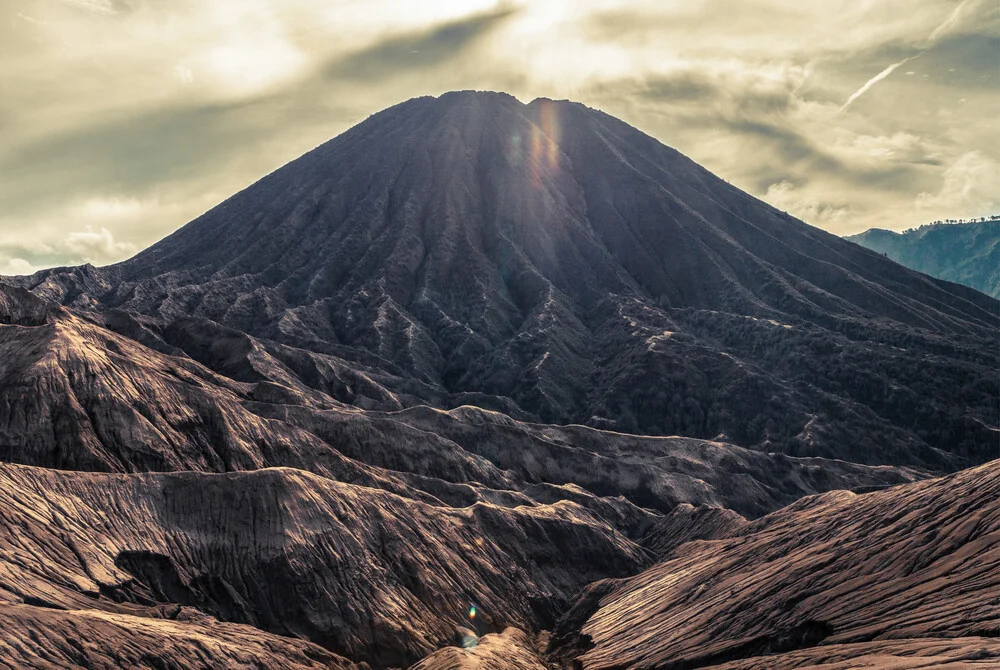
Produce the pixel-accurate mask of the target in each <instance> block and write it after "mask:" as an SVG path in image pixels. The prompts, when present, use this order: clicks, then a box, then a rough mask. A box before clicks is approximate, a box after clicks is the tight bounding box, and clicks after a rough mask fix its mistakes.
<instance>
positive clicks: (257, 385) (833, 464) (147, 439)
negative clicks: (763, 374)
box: [0, 284, 920, 532]
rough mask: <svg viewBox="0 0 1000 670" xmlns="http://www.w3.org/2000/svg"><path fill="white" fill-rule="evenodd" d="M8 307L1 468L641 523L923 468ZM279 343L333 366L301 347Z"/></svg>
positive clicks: (251, 341) (92, 317)
mask: <svg viewBox="0 0 1000 670" xmlns="http://www.w3.org/2000/svg"><path fill="white" fill-rule="evenodd" d="M0 310H2V311H0V460H2V461H4V462H8V463H20V464H25V465H35V466H41V467H50V468H58V469H62V470H79V471H92V472H121V473H136V472H148V471H154V472H155V471H184V470H191V471H199V472H232V471H247V470H256V469H260V468H266V467H278V466H281V467H292V468H297V469H301V470H307V471H310V472H312V473H315V474H318V475H321V476H323V477H327V478H329V479H333V480H336V481H341V482H347V483H353V484H358V485H361V486H367V487H371V488H379V489H383V490H386V491H390V492H392V493H397V494H399V495H402V496H404V497H407V498H411V499H414V500H421V501H426V502H433V503H446V504H449V505H455V506H459V507H464V506H466V505H470V504H473V503H475V502H479V501H484V502H494V503H499V504H503V505H507V506H515V505H524V504H534V503H535V502H541V503H554V502H557V501H559V500H573V501H576V502H579V503H581V504H583V505H585V506H587V507H589V508H592V509H594V510H595V511H598V512H599V513H600V514H602V515H603V516H604V517H605V518H606V521H607V522H608V523H609V524H611V525H613V526H615V527H618V528H621V529H623V530H628V531H629V532H631V531H632V530H637V529H638V528H639V527H640V526H641V525H642V524H643V523H645V520H647V519H648V518H649V515H650V513H649V512H646V511H644V510H642V509H640V507H638V506H642V507H646V508H650V509H652V510H659V511H661V512H666V511H669V510H671V509H672V508H673V507H674V506H675V505H678V504H681V503H688V504H692V505H712V506H719V507H727V508H730V509H733V510H736V511H737V512H739V513H741V514H744V515H746V516H749V517H757V516H760V515H762V514H765V513H767V512H770V511H773V510H775V509H777V508H779V507H781V506H782V505H785V504H788V503H790V502H792V501H794V500H796V499H797V498H799V497H801V496H803V495H809V494H812V493H817V492H821V491H828V490H831V489H838V488H849V489H853V488H858V487H862V488H864V487H870V486H885V485H890V484H896V483H900V482H906V481H912V480H913V479H915V478H917V477H918V476H920V475H919V473H918V472H915V471H912V470H909V469H906V468H899V467H872V466H865V465H856V464H852V463H846V462H842V461H830V460H826V459H816V458H789V457H787V456H784V455H781V454H765V453H761V452H758V451H753V450H748V449H744V448H741V447H737V446H734V445H731V444H725V443H720V442H708V441H704V440H696V439H690V438H677V437H673V438H659V437H643V436H632V435H624V434H619V433H611V432H606V431H599V430H594V429H587V428H583V427H580V426H567V427H557V426H545V425H535V424H528V423H524V422H520V421H515V420H513V419H511V418H509V417H507V416H505V415H502V414H499V413H496V412H490V411H486V410H480V409H477V408H473V407H461V408H458V409H455V410H452V411H450V412H444V411H440V410H434V409H431V408H428V407H416V408H410V409H407V410H401V411H395V412H375V411H364V410H359V409H357V408H354V407H350V406H346V405H344V404H342V403H340V402H338V401H337V400H335V399H334V398H332V397H330V396H329V395H327V394H325V393H322V392H319V391H316V390H313V389H311V388H310V387H308V386H306V385H305V384H303V383H302V382H301V381H299V379H298V377H297V376H296V375H294V374H293V373H292V372H291V371H290V370H289V368H288V367H287V366H285V365H283V364H282V361H281V359H280V358H278V357H276V356H272V355H271V354H270V353H269V352H268V348H267V347H265V346H264V345H263V344H262V343H260V342H259V341H258V340H256V339H255V338H252V337H250V336H247V335H244V334H240V335H239V339H238V343H239V345H240V346H238V347H237V346H234V345H233V340H226V339H224V338H217V339H216V340H215V342H216V343H217V344H219V345H220V348H221V349H222V351H223V352H225V353H227V355H228V359H227V360H226V361H223V362H220V361H218V360H216V361H213V362H214V364H215V365H216V367H217V368H218V369H219V370H221V372H222V373H226V372H228V373H229V374H231V375H233V377H236V378H237V379H246V381H237V379H234V378H233V377H227V376H225V375H224V374H222V373H220V372H215V371H213V370H211V369H209V368H208V367H206V366H205V365H203V364H201V363H199V362H196V361H193V360H191V358H189V357H187V356H185V355H184V354H183V352H182V351H181V350H180V349H176V348H172V347H171V346H170V345H168V344H167V343H165V342H164V341H163V340H161V339H159V338H158V336H157V335H156V333H155V332H153V331H151V330H147V329H145V326H143V324H142V323H141V322H140V321H138V320H136V319H134V318H132V317H129V316H128V315H124V314H121V313H106V314H103V315H101V314H95V313H88V312H76V311H74V310H71V309H67V308H64V307H60V306H58V305H54V304H52V303H46V302H45V301H43V300H41V299H39V298H37V297H35V296H33V295H31V294H30V293H28V292H26V291H24V290H22V289H17V288H13V287H6V286H4V285H3V284H0ZM107 322H110V323H112V324H114V325H116V326H117V327H118V328H119V330H121V331H123V332H130V333H131V334H132V335H133V337H135V338H138V339H133V337H128V336H126V335H124V334H122V333H121V332H115V331H112V330H110V329H108V328H107V327H106V324H107ZM139 340H145V341H146V342H147V343H148V344H150V345H152V346H155V347H156V348H155V349H154V348H151V347H150V346H146V344H142V343H141V342H140V341H139ZM272 349H273V348H272ZM278 353H279V354H280V353H284V354H288V355H289V356H304V357H310V360H311V361H313V362H314V363H316V364H317V365H321V364H324V363H326V364H328V365H330V366H332V363H330V361H328V360H326V359H324V357H322V356H320V355H315V354H309V353H308V352H305V351H301V350H291V349H289V348H284V349H283V350H282V351H281V352H278ZM327 369H328V368H327ZM241 371H242V372H241ZM600 496H605V497H604V498H601V497H600ZM618 496H624V497H625V499H626V500H619V499H618V498H617V497H618Z"/></svg>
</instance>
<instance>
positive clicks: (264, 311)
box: [14, 92, 1000, 470]
mask: <svg viewBox="0 0 1000 670" xmlns="http://www.w3.org/2000/svg"><path fill="white" fill-rule="evenodd" d="M14 281H17V282H18V283H19V284H20V285H22V286H24V287H27V288H29V289H30V290H32V291H33V292H35V293H36V294H37V295H40V296H43V297H47V298H50V299H53V300H55V301H57V302H61V303H63V304H67V305H72V306H74V307H78V308H86V309H97V310H102V311H105V312H110V311H113V310H118V312H115V313H116V314H132V315H144V317H143V318H146V319H149V320H150V321H149V324H151V325H149V326H148V327H149V328H152V329H154V330H158V331H159V334H158V337H160V339H162V340H163V341H166V342H168V343H169V345H170V346H172V347H176V348H179V349H182V350H183V351H185V352H186V353H187V354H188V355H190V356H191V357H192V358H194V359H196V360H199V361H201V362H205V363H207V364H210V367H211V364H213V363H214V364H225V365H230V366H231V367H233V368H238V369H242V370H246V369H247V366H246V365H245V364H244V363H242V362H241V357H244V358H245V357H249V356H251V355H258V354H259V353H260V351H266V352H267V353H268V355H271V356H274V357H276V358H279V359H281V361H282V364H283V365H284V366H285V367H287V368H288V370H289V372H290V374H292V375H293V376H295V377H296V378H297V379H298V381H299V382H301V384H303V385H305V386H308V387H310V388H313V389H316V390H320V391H323V392H324V393H329V394H331V395H332V396H333V397H334V398H336V399H337V400H338V401H341V402H344V403H346V404H352V405H355V406H358V407H363V408H367V409H378V410H396V409H400V408H405V407H410V406H414V405H421V404H427V405H432V406H434V407H438V408H442V409H452V408H455V407H458V406H461V405H477V406H479V407H482V408H485V409H492V410H498V411H501V412H504V413H506V414H508V415H510V416H512V417H514V418H515V419H521V420H529V421H540V422H544V423H556V424H567V423H580V424H586V425H589V426H592V427H598V428H609V429H613V430H615V431H618V432H629V433H645V434H653V435H684V436H690V437H698V438H708V439H713V438H719V439H722V440H724V441H729V442H733V443H736V444H739V445H742V446H748V447H755V448H760V449H763V450H766V451H782V452H785V453H788V454H791V455H811V456H826V457H835V458H842V459H846V460H851V461H855V462H864V463H872V464H875V463H879V464H908V465H917V466H922V467H928V468H932V469H937V470H955V469H958V468H960V467H963V466H966V465H970V464H976V463H981V462H985V461H986V460H988V459H990V458H994V457H995V456H996V440H997V426H998V425H1000V417H998V403H997V399H998V398H1000V381H998V379H997V376H996V374H995V371H996V369H997V366H998V363H1000V353H998V342H1000V338H998V337H997V330H998V324H1000V303H998V302H997V301H995V300H993V299H992V298H989V297H987V296H984V295H982V294H980V293H978V292H976V291H974V290H972V289H967V288H965V287H961V286H956V285H954V284H950V283H947V282H942V281H939V280H935V279H932V278H930V277H927V276H925V275H921V274H919V273H916V272H913V271H910V270H908V269H906V268H903V267H901V266H899V265H897V264H895V263H893V262H891V261H889V260H888V259H886V258H884V257H882V256H881V255H879V254H876V253H873V252H870V251H868V250H865V249H863V248H861V247H859V246H857V245H854V244H852V243H850V242H847V241H844V240H841V239H839V238H837V237H834V236H832V235H829V234H827V233H825V232H822V231H820V230H818V229H816V228H812V227H810V226H808V225H806V224H805V223H802V222H801V221H798V220H796V219H794V218H793V217H791V216H788V215H787V214H784V213H782V212H779V211H777V210H775V209H774V208H772V207H770V206H768V205H766V204H765V203H763V202H760V201H758V200H756V199H754V198H752V197H750V196H749V195H747V194H746V193H743V192H741V191H739V190H738V189H736V188H735V187H733V186H731V185H729V184H727V183H726V182H725V181H723V180H721V179H719V178H717V177H715V176H714V175H712V174H711V173H709V172H708V171H706V170H705V169H703V168H701V167H699V166H698V165H696V164H695V163H693V162H692V161H690V160H689V159H687V158H685V157H684V156H682V155H680V154H679V153H677V152H676V151H674V150H672V149H670V148H668V147H666V146H664V145H663V144H661V143H659V142H658V141H656V140H654V139H653V138H651V137H649V136H647V135H644V134H643V133H641V132H639V131H638V130H636V129H634V128H632V127H630V126H628V125H626V124H625V123H623V122H621V121H619V120H617V119H614V118H612V117H610V116H608V115H606V114H603V113H601V112H598V111H595V110H593V109H588V108H586V107H584V106H582V105H579V104H575V103H570V102H554V101H550V100H536V101H534V102H532V103H530V104H528V105H525V104H522V103H520V102H518V101H517V100H516V99H514V98H513V97H511V96H508V95H503V94H494V93H475V92H459V93H449V94H445V95H442V96H440V97H438V98H430V97H427V98H417V99H414V100H410V101H408V102H405V103H402V104H400V105H397V106H395V107H392V108H389V109H387V110H385V111H383V112H380V113H378V114H375V115H373V116H372V117H370V118H369V119H368V120H366V121H364V122H363V123H361V124H359V125H357V126H355V127H354V128H352V129H350V130H349V131H347V132H345V133H343V134H342V135H340V136H338V137H336V138H335V139H333V140H331V141H330V142H328V143H326V144H324V145H322V146H320V147H318V148H317V149H315V150H314V151H312V152H310V153H308V154H306V155H305V156H303V157H302V158H300V159H298V160H296V161H293V162H292V163H290V164H288V165H286V166H285V167H283V168H281V169H279V170H277V171H276V172H274V173H272V174H271V175H268V176H267V177H265V178H264V179H262V180H260V181H259V182H258V183H256V184H254V185H252V186H250V187H249V188H247V189H246V190H244V191H243V192H241V193H239V194H237V195H235V196H233V197H232V198H230V199H229V200H227V201H225V202H224V203H222V204H221V205H219V206H218V207H216V208H214V209H212V210H211V211H209V212H207V213H206V214H204V215H203V216H201V217H199V218H198V219H196V220H195V221H193V222H191V223H190V224H188V225H187V226H185V227H184V228H182V229H180V230H179V231H177V232H176V233H174V234H173V235H171V236H169V237H168V238H166V239H164V240H162V241H161V242H159V243H157V244H155V245H153V246H152V247H150V248H149V249H147V250H145V251H143V252H142V253H140V254H139V255H137V256H136V257H134V258H132V259H130V260H128V261H124V262H122V263H119V264H117V265H113V266H109V267H106V268H94V267H91V266H83V267H79V268H64V269H59V270H47V271H42V272H40V273H36V274H35V275H32V276H31V277H24V278H17V279H16V280H14ZM119 324H120V325H121V326H122V327H127V328H134V327H135V326H134V324H131V322H128V319H127V318H126V317H124V316H120V317H119ZM206 324H216V325H206ZM220 324H221V325H220ZM242 333H246V334H249V335H250V336H253V337H255V338H257V341H259V342H260V343H261V344H260V347H259V348H258V349H257V350H256V351H253V352H250V351H247V350H244V349H242V348H241V347H244V346H246V343H247V342H248V340H246V339H245V338H244V337H243V336H242V335H241V334H242ZM319 361H322V362H319Z"/></svg>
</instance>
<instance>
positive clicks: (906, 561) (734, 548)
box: [558, 461, 1000, 670]
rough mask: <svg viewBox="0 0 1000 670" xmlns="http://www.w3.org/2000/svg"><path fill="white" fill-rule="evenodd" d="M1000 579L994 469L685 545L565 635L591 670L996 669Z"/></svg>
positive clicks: (803, 504) (795, 513)
mask: <svg viewBox="0 0 1000 670" xmlns="http://www.w3.org/2000/svg"><path fill="white" fill-rule="evenodd" d="M998 568H1000V461H994V462H993V463H990V464H988V465H984V466H981V467H978V468H974V469H971V470H966V471H963V472H960V473H958V474H956V475H953V476H950V477H946V478H942V479H936V480H930V481H925V482H920V483H917V484H910V485H906V486H899V487H895V488H892V489H889V490H886V491H881V492H876V493H870V494H866V495H860V496H859V495H854V494H850V493H846V492H838V493H829V494H825V495H820V496H815V497H810V498H804V499H802V500H800V501H798V502H796V503H793V504H792V505H789V506H788V507H786V508H784V509H782V510H780V511H778V512H775V513H774V514H771V515H768V516H766V517H763V518H762V519H759V520H757V521H755V522H753V523H751V524H749V525H748V526H746V527H745V528H744V529H743V530H742V531H739V532H738V533H737V534H736V535H734V536H733V537H731V538H729V539H720V540H714V541H695V542H690V543H688V544H685V545H683V546H681V547H679V548H677V549H676V550H675V552H674V554H673V555H672V556H671V557H670V558H669V560H667V561H665V562H663V563H659V564H657V565H655V566H654V567H652V568H650V569H648V570H646V571H645V572H644V573H642V574H641V575H638V576H636V577H632V578H630V579H626V580H622V581H611V582H602V583H601V584H600V585H595V586H593V587H590V588H589V589H588V591H587V592H586V594H585V596H584V597H583V598H581V599H580V600H579V601H578V602H577V603H576V604H575V605H574V607H573V609H572V610H570V613H569V614H568V615H567V616H566V618H565V619H564V620H563V621H562V624H561V630H560V631H559V636H558V637H559V639H560V640H561V641H562V644H564V645H565V646H566V648H567V649H568V650H569V652H568V653H569V655H570V656H573V657H576V655H577V653H578V652H579V651H581V650H582V651H583V652H584V653H582V655H580V656H579V659H578V663H580V664H582V667H583V668H586V669H588V670H598V669H599V668H615V669H625V668H629V669H632V668H634V669H636V670H638V669H640V668H657V669H659V670H665V669H667V668H701V667H710V666H715V665H723V666H724V667H764V666H766V667H796V666H795V664H796V663H800V664H808V663H814V664H820V660H821V659H824V658H830V659H841V660H844V662H845V663H847V664H848V665H847V667H851V666H850V665H849V663H850V661H847V660H845V659H850V658H851V657H852V654H855V653H857V654H858V655H860V656H865V655H868V656H879V655H883V654H885V655H888V656H894V655H895V656H906V655H908V654H909V653H913V654H916V655H921V654H923V653H924V652H920V653H918V650H928V651H927V652H926V653H928V654H930V655H932V656H933V655H937V654H940V655H943V656H945V657H949V658H952V659H961V658H963V657H965V656H964V655H968V656H967V657H968V658H969V659H970V660H975V659H976V658H979V659H993V660H992V661H991V662H992V663H996V659H997V658H1000V657H998V651H1000V649H998V646H997V644H996V638H997V636H998V635H1000V601H998V600H997V598H996V594H997V593H998V592H1000V569H998ZM588 610H589V611H588ZM574 631H575V632H574ZM941 638H945V639H949V640H950V639H955V642H954V643H952V644H942V643H940V642H939V640H940V639H941ZM981 638H987V639H981ZM858 644H861V645H863V646H861V647H853V646H849V645H858ZM844 645H848V646H844ZM864 645H867V646H864ZM827 647H830V649H827ZM812 648H814V649H812ZM970 649H971V651H970ZM800 650H807V651H800ZM907 650H909V651H907ZM935 650H936V651H935ZM776 654H777V655H778V656H777V659H780V660H775V662H774V663H773V664H772V663H771V660H770V659H772V657H773V655H776ZM783 654H785V656H782V655H783ZM744 659H750V660H744ZM752 659H756V660H752ZM726 663H729V664H730V665H724V664H726ZM754 663H756V664H757V665H756V666H754ZM855 667H856V666H855Z"/></svg>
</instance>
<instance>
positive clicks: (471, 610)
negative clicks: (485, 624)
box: [469, 605, 476, 619]
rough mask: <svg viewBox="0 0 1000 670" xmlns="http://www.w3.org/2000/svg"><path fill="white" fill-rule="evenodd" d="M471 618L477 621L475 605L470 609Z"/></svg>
mask: <svg viewBox="0 0 1000 670" xmlns="http://www.w3.org/2000/svg"><path fill="white" fill-rule="evenodd" d="M469 618H470V619H475V618H476V606H475V605H473V606H472V607H470V608H469Z"/></svg>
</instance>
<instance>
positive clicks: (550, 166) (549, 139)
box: [530, 100, 559, 186]
mask: <svg viewBox="0 0 1000 670" xmlns="http://www.w3.org/2000/svg"><path fill="white" fill-rule="evenodd" d="M540 105H541V108H540V109H539V113H538V123H537V125H536V124H533V125H532V126H531V143H530V152H531V169H532V178H533V180H534V182H535V185H536V186H541V183H542V174H541V172H542V170H548V171H549V172H551V171H553V170H555V169H556V168H558V167H559V108H558V107H557V106H556V105H555V104H553V103H552V102H550V101H548V100H545V101H542V102H541V103H540Z"/></svg>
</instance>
